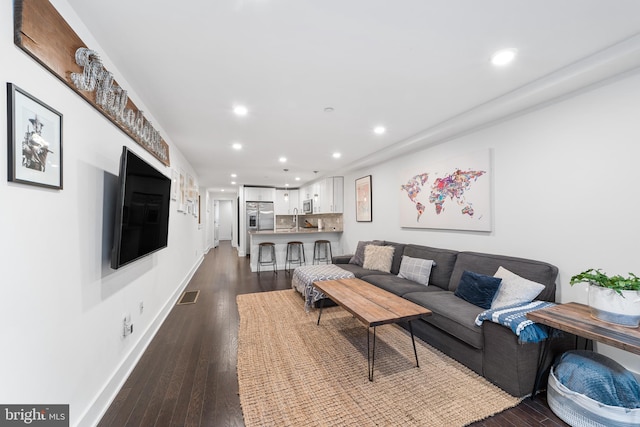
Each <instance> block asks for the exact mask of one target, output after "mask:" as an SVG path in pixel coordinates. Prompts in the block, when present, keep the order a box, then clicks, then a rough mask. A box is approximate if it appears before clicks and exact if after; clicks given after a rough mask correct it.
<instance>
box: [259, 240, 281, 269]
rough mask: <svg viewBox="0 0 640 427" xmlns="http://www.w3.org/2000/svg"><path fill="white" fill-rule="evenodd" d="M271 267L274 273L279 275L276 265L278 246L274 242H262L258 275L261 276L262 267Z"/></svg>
mask: <svg viewBox="0 0 640 427" xmlns="http://www.w3.org/2000/svg"><path fill="white" fill-rule="evenodd" d="M263 265H270V266H272V267H273V272H274V273H275V274H278V264H277V263H276V245H275V243H272V242H262V243H260V244H259V245H258V275H260V267H261V266H263Z"/></svg>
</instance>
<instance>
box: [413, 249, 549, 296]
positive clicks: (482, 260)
mask: <svg viewBox="0 0 640 427" xmlns="http://www.w3.org/2000/svg"><path fill="white" fill-rule="evenodd" d="M407 255H408V254H407ZM435 261H436V262H437V263H438V264H440V262H439V261H438V260H437V259H436V260H435ZM500 266H502V267H504V268H506V269H508V270H509V271H512V272H513V273H515V274H517V275H518V276H521V277H524V278H525V279H529V280H532V281H534V282H538V283H541V284H543V285H544V286H545V289H544V290H543V291H542V292H541V293H540V295H538V299H541V300H544V301H552V302H553V301H555V296H556V277H557V276H558V268H557V267H555V266H553V265H551V264H547V263H546V262H542V261H534V260H530V259H524V258H514V257H509V256H504V255H492V254H484V253H478V252H460V253H458V256H457V259H456V263H455V266H454V268H453V272H452V273H451V280H450V281H449V288H448V289H449V290H450V291H452V292H453V291H455V290H456V288H457V287H458V283H460V278H461V277H462V273H463V272H464V271H465V270H468V271H474V272H476V273H480V274H486V275H488V276H492V275H493V274H494V273H495V272H496V271H497V270H498V267H500ZM437 268H439V266H438V267H436V268H434V269H433V272H432V273H431V275H432V276H433V274H434V273H435V271H436V270H437Z"/></svg>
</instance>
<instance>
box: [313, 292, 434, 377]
mask: <svg viewBox="0 0 640 427" xmlns="http://www.w3.org/2000/svg"><path fill="white" fill-rule="evenodd" d="M313 285H314V286H315V287H316V288H318V289H319V290H320V291H322V293H324V294H325V295H326V296H327V297H329V298H330V299H331V300H333V301H334V302H335V303H336V304H338V305H340V306H341V307H342V308H344V309H345V310H347V311H348V312H349V313H351V314H353V315H354V316H355V317H357V318H358V319H359V320H360V321H361V322H362V323H364V324H365V325H366V326H367V364H368V371H369V381H373V367H374V362H375V356H376V326H380V325H386V324H390V323H398V322H402V321H406V322H408V323H409V332H410V333H411V343H412V344H413V354H414V355H415V357H416V367H420V365H419V363H418V352H417V351H416V342H415V339H414V337H413V328H412V326H411V321H412V320H414V319H418V318H420V317H421V316H430V315H431V310H428V309H426V308H424V307H422V306H419V305H418V304H414V303H412V302H411V301H408V300H406V299H404V298H401V297H399V296H397V295H394V294H392V293H391V292H387V291H385V290H384V289H380V288H378V287H377V286H374V285H371V284H369V283H367V282H365V281H364V280H360V279H338V280H323V281H319V282H313ZM323 307H324V300H321V301H320V312H319V313H318V323H317V324H318V325H319V324H320V317H321V316H322V309H323ZM371 328H373V348H372V347H371V342H370V338H369V336H370V335H371Z"/></svg>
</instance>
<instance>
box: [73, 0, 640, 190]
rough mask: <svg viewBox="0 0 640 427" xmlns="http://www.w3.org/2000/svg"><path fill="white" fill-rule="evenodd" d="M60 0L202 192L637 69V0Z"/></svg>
mask: <svg viewBox="0 0 640 427" xmlns="http://www.w3.org/2000/svg"><path fill="white" fill-rule="evenodd" d="M67 1H68V3H69V4H70V5H71V6H72V7H73V8H74V10H75V11H76V12H77V14H78V15H79V17H80V19H82V21H83V22H84V23H85V24H86V25H87V27H88V28H89V29H90V31H91V32H92V34H93V35H94V36H95V38H96V39H97V41H98V43H99V44H100V45H101V47H102V48H103V49H105V50H106V52H104V53H105V54H106V55H108V56H109V57H110V59H111V60H112V62H113V63H114V64H115V66H116V67H117V68H118V70H119V71H120V72H121V73H122V75H123V77H124V79H125V80H126V81H127V82H128V84H129V85H131V88H130V89H132V90H133V91H135V92H136V93H137V95H138V96H140V97H141V98H142V99H141V100H140V101H142V102H143V103H144V104H146V107H147V108H148V110H150V111H149V113H150V114H151V115H152V116H153V117H154V118H155V119H156V120H157V121H158V122H159V125H160V127H161V128H162V129H163V131H164V132H165V133H166V134H165V135H163V136H164V137H165V139H168V140H170V141H172V142H173V143H174V144H175V145H177V146H178V147H179V149H180V151H181V152H182V153H183V154H184V155H185V156H186V158H187V160H188V161H189V162H190V163H191V164H192V165H193V167H194V168H195V169H196V172H197V175H198V177H199V185H200V187H201V188H210V189H212V190H219V189H222V188H225V189H226V190H227V191H235V188H234V186H232V185H231V181H232V178H231V177H230V174H231V173H237V174H238V178H237V179H235V180H236V181H237V183H238V185H242V184H246V185H251V184H254V185H274V186H277V187H283V186H284V184H285V183H289V184H290V185H291V186H294V187H295V186H298V185H300V184H301V183H304V182H308V181H310V180H313V179H315V178H317V177H320V176H323V175H327V174H333V173H344V172H347V171H349V170H354V169H355V168H360V167H363V166H366V165H368V164H373V163H375V162H379V161H381V160H384V159H386V158H390V157H393V156H397V155H400V154H404V153H406V152H408V151H409V150H414V149H416V148H421V147H425V146H427V145H429V144H434V143H437V142H439V141H441V140H443V139H446V138H449V137H451V136H453V135H456V134H459V133H461V132H465V131H468V130H469V129H472V128H474V127H476V126H479V125H482V124H486V123H487V122H491V121H494V120H497V119H499V118H501V117H504V116H506V115H509V114H513V113H514V112H518V111H521V110H523V109H526V108H530V107H531V106H534V105H537V104H539V103H542V102H545V101H548V100H550V99H554V98H556V97H558V96H561V95H564V94H566V93H569V92H571V91H575V90H577V89H579V88H581V87H584V86H586V85H589V84H592V83H594V82H596V81H600V80H602V79H604V78H607V77H610V76H613V75H616V74H619V73H622V72H626V71H629V70H632V69H636V68H638V67H640V35H639V34H640V33H639V32H640V1H637V0H482V1H480V0H192V1H175V0H135V1H131V0H109V1H105V0H67ZM89 47H90V48H93V47H92V46H89ZM506 47H513V48H517V49H518V57H517V60H516V62H515V63H513V64H511V65H509V66H508V67H504V68H496V67H494V66H492V65H491V64H490V63H489V57H490V55H491V54H492V53H493V52H494V51H496V50H498V49H500V48H506ZM125 89H126V88H125ZM133 101H134V102H135V101H136V99H133ZM236 104H244V105H246V106H247V107H248V108H249V114H248V115H247V116H246V117H242V118H240V117H236V116H235V115H234V114H233V112H232V108H233V106H234V105H236ZM325 107H333V108H334V111H333V112H332V113H326V112H324V109H325ZM378 124H382V125H384V126H386V127H387V129H388V131H387V133H386V134H385V135H382V136H380V135H375V134H373V132H372V129H373V127H374V126H376V125H378ZM233 142H240V143H242V144H243V146H244V148H243V149H242V150H241V151H234V150H233V149H232V148H231V144H232V143H233ZM335 151H338V152H340V153H342V157H341V158H340V159H334V158H333V157H332V153H333V152H335ZM280 156H286V157H287V158H288V161H287V163H286V164H281V163H279V162H278V158H279V157H280ZM284 168H288V169H289V172H284V171H283V169H284ZM313 171H319V173H318V174H317V175H314V173H313ZM295 176H299V177H301V178H302V180H301V181H300V182H295V181H294V180H293V178H294V177H295Z"/></svg>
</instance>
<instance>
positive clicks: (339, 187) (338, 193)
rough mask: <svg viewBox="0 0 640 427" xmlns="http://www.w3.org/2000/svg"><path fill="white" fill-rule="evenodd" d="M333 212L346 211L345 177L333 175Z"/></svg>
mask: <svg viewBox="0 0 640 427" xmlns="http://www.w3.org/2000/svg"><path fill="white" fill-rule="evenodd" d="M330 209H331V213H343V212H344V177H343V176H334V177H333V205H332V206H331V207H330Z"/></svg>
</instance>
